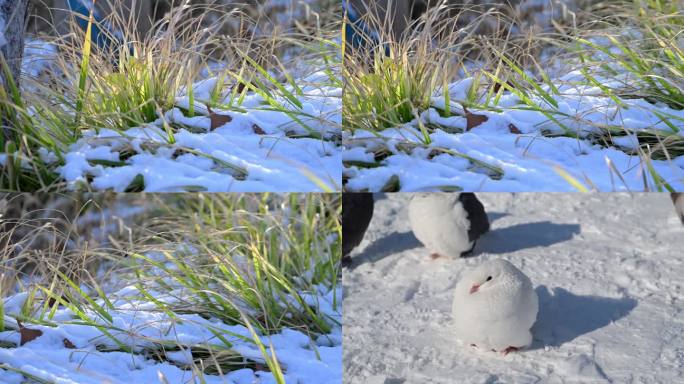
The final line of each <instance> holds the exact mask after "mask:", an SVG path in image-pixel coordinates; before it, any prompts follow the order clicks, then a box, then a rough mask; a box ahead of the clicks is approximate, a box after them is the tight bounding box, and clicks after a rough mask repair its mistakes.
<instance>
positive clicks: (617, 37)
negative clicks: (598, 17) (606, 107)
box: [577, 0, 684, 109]
mask: <svg viewBox="0 0 684 384" xmlns="http://www.w3.org/2000/svg"><path fill="white" fill-rule="evenodd" d="M675 3H676V2H671V1H665V0H634V1H632V2H623V3H620V4H619V5H617V6H616V7H613V8H611V9H612V10H613V11H614V13H613V14H612V15H611V16H610V17H607V18H605V19H603V20H602V23H603V25H599V26H602V28H595V29H594V30H592V31H590V32H588V33H585V34H584V36H581V37H579V38H578V39H577V43H578V48H579V49H578V56H579V58H580V60H581V61H582V63H583V64H584V68H585V70H586V72H587V74H586V75H587V77H588V78H589V79H590V80H592V79H594V78H596V77H599V78H609V79H614V80H617V81H618V83H619V85H618V86H614V87H611V88H610V89H606V92H609V93H612V94H615V95H618V96H620V97H624V98H635V97H636V98H645V99H648V100H651V101H653V102H662V103H665V104H667V105H668V106H670V107H671V108H674V109H684V49H683V48H682V29H684V13H682V9H681V7H678V6H677V5H676V4H675ZM601 41H603V42H601ZM606 43H607V44H606ZM625 74H626V75H627V76H626V77H625V76H623V75H625ZM597 82H598V81H597Z"/></svg>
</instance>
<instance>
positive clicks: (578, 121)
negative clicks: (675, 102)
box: [342, 72, 684, 192]
mask: <svg viewBox="0 0 684 384" xmlns="http://www.w3.org/2000/svg"><path fill="white" fill-rule="evenodd" d="M579 76H580V74H578V73H576V72H573V73H569V74H566V75H564V76H563V77H562V79H560V80H559V81H558V84H557V87H558V90H559V92H560V94H559V95H554V96H553V98H554V100H555V101H556V103H557V104H558V108H557V109H556V110H557V112H558V113H560V114H563V115H554V118H555V119H556V120H557V122H554V121H553V120H552V119H550V118H549V117H548V116H547V115H545V114H544V113H542V112H539V111H533V110H529V109H526V107H524V106H523V105H522V103H521V102H520V100H519V99H518V98H517V96H515V95H512V94H506V95H504V96H503V97H502V98H501V101H500V104H499V107H500V108H501V110H500V111H498V112H497V111H489V110H486V111H484V110H478V109H476V108H472V109H469V111H470V112H471V113H474V114H479V115H485V116H487V121H486V122H484V123H483V124H481V125H479V126H476V127H474V128H473V129H471V130H469V131H467V132H466V131H465V129H466V118H465V117H463V116H464V115H465V113H464V111H463V108H462V107H461V106H460V103H461V102H462V101H463V100H464V99H465V95H466V94H467V89H468V88H470V86H471V84H472V80H471V79H464V80H462V81H460V82H457V83H454V84H451V85H450V86H449V90H450V95H451V96H450V97H451V99H450V106H451V111H452V116H450V117H443V116H440V114H439V113H438V112H437V110H436V109H434V108H430V109H429V110H427V111H424V112H423V113H422V114H421V116H420V121H419V120H418V119H416V120H414V121H412V122H411V123H409V124H406V125H404V126H402V127H396V128H393V129H387V130H384V131H382V132H380V133H379V137H378V135H377V134H375V133H371V132H368V131H365V130H356V131H355V132H354V133H353V134H352V133H351V132H349V131H345V132H344V134H343V143H344V146H345V152H351V154H346V153H345V154H344V155H343V156H342V157H343V159H344V160H345V161H350V160H355V161H360V160H365V161H368V159H372V157H370V155H372V152H373V151H376V150H378V149H382V148H386V149H388V150H389V151H390V155H389V156H388V157H387V158H385V159H383V160H382V161H381V162H380V164H379V166H377V167H375V166H374V167H370V168H366V167H362V166H359V164H354V163H351V164H350V165H349V166H348V167H347V168H345V170H344V174H345V177H346V178H347V179H348V182H347V183H346V189H347V190H349V191H360V190H370V191H379V190H380V189H381V188H382V187H383V186H384V185H385V184H386V183H387V182H388V180H389V179H390V177H392V176H393V175H396V176H398V177H399V180H400V188H401V190H402V191H407V192H408V191H425V190H439V189H440V188H444V187H460V188H462V189H463V190H467V191H491V192H496V191H506V192H512V191H535V192H543V191H554V192H559V191H574V190H575V187H574V186H573V185H572V184H571V183H569V182H568V181H567V180H566V179H565V178H563V177H562V176H561V174H562V172H563V171H564V172H566V173H568V174H570V175H571V176H572V177H573V178H574V179H576V180H578V181H580V182H581V183H583V184H584V185H585V187H586V188H587V189H597V190H600V191H640V190H645V189H646V188H649V189H650V190H653V189H655V184H654V183H653V181H652V178H651V176H650V174H649V172H648V169H647V167H646V165H645V164H643V162H642V161H641V159H640V157H639V156H636V155H629V154H627V153H625V152H623V151H621V150H619V149H617V148H616V147H603V146H600V145H599V144H597V143H593V142H592V141H590V135H592V134H597V133H598V132H599V131H600V130H599V127H606V126H611V127H617V128H618V129H619V130H620V131H621V132H623V133H624V134H625V135H626V136H625V137H624V138H623V137H618V138H617V140H616V141H615V142H614V145H616V146H617V145H619V146H620V147H624V148H626V149H628V150H629V149H633V148H635V147H636V146H638V144H639V142H638V141H637V139H636V137H635V136H634V135H633V134H632V133H633V132H637V131H640V130H644V129H647V128H648V129H651V130H661V131H663V132H668V133H672V128H671V127H669V126H668V125H667V124H666V123H665V122H663V119H662V117H667V118H668V119H669V121H670V123H671V124H673V125H675V127H677V128H678V129H680V130H679V133H678V134H680V135H682V134H684V110H675V109H672V108H669V107H667V106H665V105H656V104H651V103H649V102H647V101H646V100H643V99H625V100H621V102H622V104H623V106H619V105H617V104H616V103H615V102H614V101H613V100H611V99H610V98H609V97H605V96H600V95H601V92H602V91H601V90H600V89H599V88H597V87H587V86H578V85H576V84H573V81H577V80H578V78H579ZM547 91H549V90H548V89H547ZM531 99H532V100H533V101H534V102H535V103H536V104H537V105H538V106H539V107H540V108H544V109H549V108H550V105H549V104H548V103H547V102H546V101H545V100H544V99H543V98H542V97H538V96H537V97H535V96H531ZM432 104H433V106H434V107H435V108H440V109H443V108H444V106H445V104H444V99H443V98H440V97H435V98H434V99H433V103H432ZM558 122H560V123H561V124H562V126H561V125H560V124H558ZM420 123H424V124H438V125H439V126H441V128H440V129H437V130H435V131H434V132H433V133H431V134H430V139H431V143H430V144H429V145H426V146H424V148H423V145H422V144H421V137H422V134H421V133H420V130H419V125H420ZM511 126H514V127H515V128H517V129H518V130H519V131H520V133H519V134H518V133H512V132H511V128H510V127H511ZM566 131H567V132H566ZM563 133H570V134H573V135H577V136H578V138H572V137H567V136H562V137H549V136H548V135H549V134H556V135H558V134H563ZM415 145H419V146H420V148H417V149H413V150H407V149H406V148H407V147H411V148H413V147H414V146H415ZM359 148H362V149H363V150H360V149H359ZM433 149H445V150H447V152H446V153H445V152H444V151H441V152H438V153H435V152H433ZM448 151H451V152H456V153H457V154H460V155H466V156H469V157H471V158H474V159H476V160H480V161H483V162H485V163H487V164H489V165H490V166H493V167H498V168H499V169H500V170H502V171H503V175H498V174H496V173H493V172H492V170H489V169H484V168H482V167H481V166H474V165H473V164H472V163H471V162H470V161H468V160H466V159H465V158H463V157H461V156H458V155H455V154H453V153H450V152H448ZM652 165H653V168H654V169H655V171H656V172H657V173H658V174H659V175H660V176H661V177H662V178H663V179H664V180H665V181H666V182H667V183H669V184H670V185H671V186H672V187H673V188H674V189H683V188H684V156H679V157H676V158H674V159H672V161H665V160H653V161H652ZM613 168H614V169H616V170H617V171H618V172H619V175H618V174H615V172H614V171H612V169H613ZM644 173H646V174H647V179H648V180H650V182H649V183H648V186H647V187H646V186H644ZM621 178H622V179H624V181H623V180H622V179H621Z"/></svg>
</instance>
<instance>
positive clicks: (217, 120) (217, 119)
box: [207, 105, 233, 131]
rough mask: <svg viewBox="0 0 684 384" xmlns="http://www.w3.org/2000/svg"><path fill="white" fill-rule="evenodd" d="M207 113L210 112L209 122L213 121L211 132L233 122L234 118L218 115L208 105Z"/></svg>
mask: <svg viewBox="0 0 684 384" xmlns="http://www.w3.org/2000/svg"><path fill="white" fill-rule="evenodd" d="M207 111H209V120H211V128H210V130H211V131H213V130H214V129H216V128H218V127H222V126H224V125H226V124H228V123H230V122H231V121H233V118H232V117H231V116H230V115H219V114H218V113H216V112H214V111H212V110H211V107H210V106H208V105H207Z"/></svg>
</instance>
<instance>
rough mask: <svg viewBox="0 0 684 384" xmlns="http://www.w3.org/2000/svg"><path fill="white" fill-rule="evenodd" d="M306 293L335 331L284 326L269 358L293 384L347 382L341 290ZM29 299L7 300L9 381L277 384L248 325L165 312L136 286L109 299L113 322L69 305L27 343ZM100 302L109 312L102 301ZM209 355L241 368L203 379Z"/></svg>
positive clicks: (3, 351) (3, 360)
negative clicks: (198, 368) (313, 332)
mask: <svg viewBox="0 0 684 384" xmlns="http://www.w3.org/2000/svg"><path fill="white" fill-rule="evenodd" d="M179 292H182V289H180V288H179V290H178V291H174V292H165V293H162V292H151V293H152V294H153V296H154V298H155V299H156V300H159V301H160V302H165V303H173V302H174V300H177V299H178V298H179V297H181V296H178V295H179ZM302 295H305V296H306V297H309V298H310V301H311V305H312V306H313V305H315V306H316V307H317V308H318V309H319V311H320V313H322V314H323V317H324V318H326V319H328V320H329V325H330V326H331V332H330V333H329V334H324V335H320V336H318V337H317V338H315V339H310V337H309V336H308V335H306V334H305V333H303V332H300V331H299V330H295V329H290V328H283V329H282V330H281V331H280V332H278V333H275V334H270V335H263V334H260V335H259V338H260V340H261V342H262V343H263V344H264V345H265V346H266V348H267V350H269V353H270V349H269V348H273V351H274V353H275V356H277V358H278V361H279V363H280V366H281V369H282V370H283V372H284V377H285V381H286V382H288V383H310V384H318V383H341V382H342V378H341V370H342V367H341V365H342V330H341V326H340V324H341V320H342V319H341V316H342V315H341V313H340V312H339V309H334V308H335V307H334V305H333V303H334V302H336V301H339V300H340V299H341V289H340V288H337V289H334V290H331V289H329V288H326V287H324V286H322V285H319V286H318V287H316V291H315V292H302ZM26 298H27V295H26V294H25V293H20V294H17V295H14V296H11V297H9V298H6V299H5V301H4V304H3V306H4V312H5V315H4V324H5V331H4V332H0V346H2V348H0V382H2V383H7V384H11V383H17V384H18V383H23V382H25V379H24V375H26V374H28V375H32V376H34V377H37V378H39V379H41V380H44V382H47V383H56V382H59V383H74V384H75V383H79V384H84V383H102V382H108V383H156V382H159V380H160V378H161V377H163V378H165V379H166V380H167V381H166V382H168V383H199V382H206V383H225V382H229V383H236V384H249V383H255V382H259V383H275V382H276V381H275V378H274V376H273V374H272V373H271V372H269V371H268V370H267V367H266V363H265V361H264V358H263V355H262V353H261V351H260V350H259V348H258V347H257V346H256V344H255V343H254V342H253V341H252V336H251V334H250V331H249V330H248V328H246V327H245V326H243V325H227V324H224V323H222V322H221V321H219V320H217V319H213V318H207V317H205V316H201V314H198V313H189V314H188V313H174V312H170V311H168V312H165V311H160V310H159V308H158V307H157V306H156V305H155V304H154V303H153V302H151V301H150V300H149V298H148V297H145V296H144V295H143V294H141V292H140V291H139V290H138V288H137V287H135V286H128V287H124V288H122V289H120V290H118V291H116V292H112V293H111V294H110V295H109V297H108V299H109V300H110V301H111V309H110V310H108V311H107V313H108V316H110V318H105V317H103V316H102V315H101V314H100V313H98V312H96V311H91V310H87V311H85V313H84V315H85V316H86V317H88V318H90V319H93V324H83V323H84V322H83V321H81V318H79V317H78V316H76V314H75V313H74V312H73V311H72V310H70V309H66V308H64V307H60V309H59V310H57V312H56V313H55V316H54V317H53V319H52V320H51V322H50V323H49V324H46V325H36V324H26V323H24V324H23V325H24V327H26V328H29V329H31V330H39V331H40V332H42V334H41V335H39V336H38V337H36V338H34V339H31V340H30V341H28V342H26V343H25V344H23V345H20V341H21V340H20V338H21V335H20V332H17V330H18V329H19V326H18V324H17V321H16V320H15V318H16V317H17V316H18V315H19V314H20V313H21V308H22V306H23V303H24V301H25V300H26ZM181 298H182V297H181ZM97 304H98V305H100V306H103V307H106V304H105V303H104V302H103V301H102V300H98V301H97ZM338 308H339V307H338ZM189 311H191V309H189ZM125 349H128V350H129V351H130V352H127V351H125ZM208 350H211V352H212V353H214V354H218V353H219V352H222V353H224V355H222V358H223V359H225V358H226V356H231V359H232V360H231V361H232V363H233V364H235V367H234V370H231V371H230V372H225V373H224V375H222V376H221V375H218V374H202V375H201V376H200V375H198V373H197V372H195V371H193V370H191V369H190V367H191V366H192V363H193V360H194V359H198V358H199V356H201V355H202V353H204V356H205V358H207V357H208V353H207V352H206V351H208ZM217 359H219V360H220V359H221V357H217ZM205 361H206V360H205ZM240 366H244V368H239V367H240ZM8 367H12V370H10V369H8ZM209 368H211V367H210V366H209ZM15 370H20V371H21V372H22V373H21V374H20V373H18V372H16V371H15ZM200 377H201V379H200ZM201 380H204V381H201Z"/></svg>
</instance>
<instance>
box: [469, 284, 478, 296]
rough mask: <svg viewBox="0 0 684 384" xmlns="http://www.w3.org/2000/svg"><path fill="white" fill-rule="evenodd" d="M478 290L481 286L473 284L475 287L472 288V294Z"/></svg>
mask: <svg viewBox="0 0 684 384" xmlns="http://www.w3.org/2000/svg"><path fill="white" fill-rule="evenodd" d="M478 289H480V286H479V285H478V284H473V286H472V287H470V293H471V294H473V293H475V292H477V290H478Z"/></svg>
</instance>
